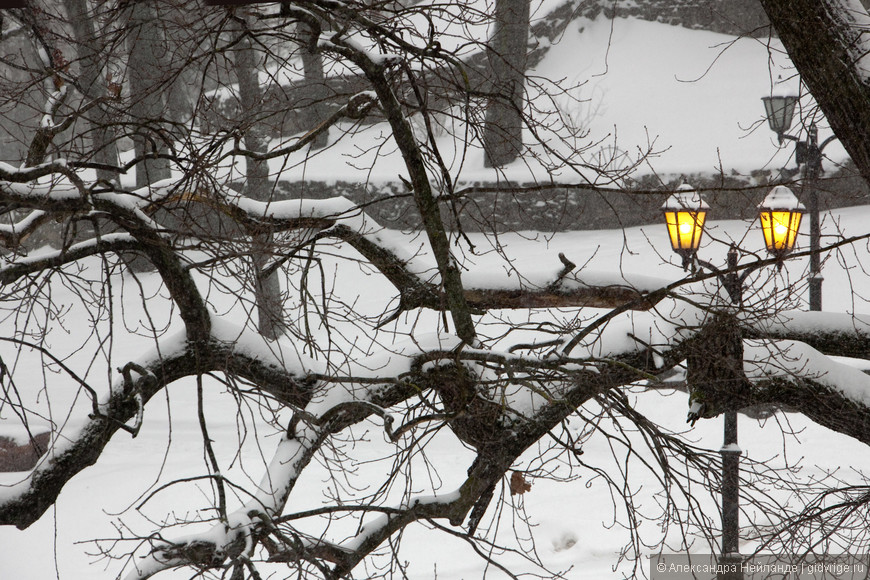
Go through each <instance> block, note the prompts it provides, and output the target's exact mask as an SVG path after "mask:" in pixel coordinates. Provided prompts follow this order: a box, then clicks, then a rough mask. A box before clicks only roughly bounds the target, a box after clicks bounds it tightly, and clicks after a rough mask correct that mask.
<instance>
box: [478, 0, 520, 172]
mask: <svg viewBox="0 0 870 580" xmlns="http://www.w3.org/2000/svg"><path fill="white" fill-rule="evenodd" d="M528 39H529V0H497V1H496V4H495V31H494V32H493V35H492V38H491V39H490V44H489V50H488V51H487V52H488V55H487V56H488V58H489V75H490V79H491V81H490V82H491V85H490V89H489V90H490V92H492V93H494V96H492V97H490V99H489V103H488V105H487V109H486V125H485V126H484V132H483V146H484V155H485V156H484V164H485V165H486V166H487V167H501V166H503V165H507V164H508V163H510V162H511V161H513V160H515V159H516V158H517V157H519V155H520V153H521V151H522V147H523V118H522V109H523V92H524V84H525V74H526V53H527V52H528Z"/></svg>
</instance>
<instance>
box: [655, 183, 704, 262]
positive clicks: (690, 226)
mask: <svg viewBox="0 0 870 580" xmlns="http://www.w3.org/2000/svg"><path fill="white" fill-rule="evenodd" d="M709 209H710V206H708V205H707V203H706V202H705V201H704V200H703V199H701V196H700V195H699V194H698V192H697V191H695V190H694V188H692V186H691V185H689V184H687V183H684V184H683V185H681V186H680V187H679V189H678V190H677V191H676V192H675V193H674V194H673V195H671V196H670V197H669V198H668V199H667V201H665V203H664V205H662V212H664V214H665V223H666V224H667V226H668V237H669V238H670V240H671V247H672V248H673V249H674V252H676V253H677V254H679V255H680V256H682V258H683V268H688V266H689V264H691V262H692V258H693V257H694V256H695V252H697V251H698V247H699V246H700V245H701V235H702V234H703V233H704V220H705V219H706V217H707V210H709Z"/></svg>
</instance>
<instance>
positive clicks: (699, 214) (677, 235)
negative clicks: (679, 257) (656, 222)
mask: <svg viewBox="0 0 870 580" xmlns="http://www.w3.org/2000/svg"><path fill="white" fill-rule="evenodd" d="M706 217H707V212H706V211H666V212H665V222H666V223H667V226H668V237H669V238H670V240H671V247H672V248H673V249H674V250H691V251H695V250H697V249H698V247H699V246H700V245H701V235H702V234H703V233H704V219H705V218H706Z"/></svg>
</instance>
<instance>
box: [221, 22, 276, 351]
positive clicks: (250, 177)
mask: <svg viewBox="0 0 870 580" xmlns="http://www.w3.org/2000/svg"><path fill="white" fill-rule="evenodd" d="M247 32H248V27H247V25H243V26H240V29H239V33H240V34H242V35H244V37H243V38H242V39H241V40H240V41H239V43H238V45H237V48H236V50H235V52H234V55H233V56H234V58H233V68H234V70H235V73H236V78H237V79H238V81H239V107H240V110H241V113H242V119H244V121H245V122H246V124H247V125H248V129H247V131H245V136H244V140H245V147H246V148H247V149H249V150H251V151H257V152H263V153H265V152H266V151H267V150H268V148H269V133H268V128H267V127H265V126H264V123H263V121H262V119H261V118H260V116H261V115H262V101H263V94H262V90H261V89H260V81H259V79H258V78H257V71H258V70H259V69H260V67H261V64H262V63H259V62H257V54H256V53H255V52H254V49H253V47H252V46H251V40H250V38H248V37H247ZM245 172H246V178H247V179H246V183H245V191H244V193H245V195H246V196H248V197H250V198H251V199H255V200H257V201H269V200H270V199H271V196H272V186H271V183H270V181H269V162H268V161H264V160H260V159H254V158H251V157H248V158H247V159H246V160H245ZM271 247H272V234H271V233H270V232H263V233H255V234H254V235H253V236H252V248H251V258H252V261H253V276H254V296H255V300H256V305H257V327H258V328H259V330H260V332H261V333H262V334H263V336H265V337H266V338H269V339H273V340H274V339H275V338H277V337H278V336H280V335H281V334H283V332H284V329H285V323H284V317H283V304H282V300H281V284H280V282H279V280H278V273H279V272H280V269H278V270H275V271H274V272H272V273H271V274H270V275H267V274H264V272H263V270H264V268H265V267H266V264H267V263H268V261H269V258H270V248H271Z"/></svg>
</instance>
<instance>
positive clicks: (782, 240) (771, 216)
mask: <svg viewBox="0 0 870 580" xmlns="http://www.w3.org/2000/svg"><path fill="white" fill-rule="evenodd" d="M766 104H767V103H766V102H765V105H766ZM792 106H793V103H792ZM771 127H773V123H772V122H771ZM786 128H787V127H786ZM708 209H709V206H708V205H707V204H706V203H705V202H704V200H703V199H701V196H700V195H699V194H698V192H697V191H695V190H694V189H693V188H692V187H691V186H690V185H688V184H683V185H681V186H680V188H679V189H678V190H677V192H676V193H674V194H673V195H671V196H670V197H669V198H668V199H667V201H666V202H665V204H664V205H663V206H662V211H663V212H664V214H665V222H666V224H667V226H668V236H669V237H670V240H671V247H673V249H674V252H676V253H677V254H678V255H680V256H681V257H682V258H683V269H688V268H689V266H690V265H691V266H693V267H694V265H695V264H698V265H700V266H702V267H704V268H707V269H708V270H710V271H711V272H712V273H714V274H715V275H716V277H717V278H718V279H719V282H720V283H721V284H722V286H723V287H724V288H725V290H726V291H727V292H728V297H729V298H730V299H731V302H732V304H734V305H736V306H740V305H741V304H742V303H743V283H744V282H745V281H746V277H747V276H748V275H749V274H750V273H751V272H753V271H755V270H756V269H757V268H759V267H761V266H762V265H763V262H756V263H754V264H749V265H747V266H745V267H744V269H743V272H742V273H738V264H737V260H738V255H737V248H736V247H735V246H733V245H732V246H731V249H730V250H729V251H728V263H727V267H726V269H725V270H721V269H719V268H716V267H715V266H713V265H711V264H710V263H708V262H705V261H704V260H700V259H698V258H697V256H696V254H697V251H698V246H699V245H700V243H701V236H702V235H703V233H704V222H705V220H706V217H707V210H708ZM758 210H759V219H760V220H761V230H762V232H763V234H764V244H765V246H766V247H767V251H768V252H770V254H771V255H772V256H774V257H775V258H777V260H781V259H782V258H784V257H785V256H786V255H787V254H788V253H789V252H791V251H792V250H793V249H794V245H795V241H796V240H797V233H798V228H799V227H800V224H801V217H802V216H803V213H804V206H803V205H802V204H801V203H800V202H799V201H798V199H797V197H795V195H794V193H792V191H791V190H790V189H789V188H787V187H785V186H784V185H777V186H776V187H774V188H773V189H772V190H770V193H768V194H767V197H765V198H764V201H763V202H761V204H759V206H758ZM734 362H735V363H737V364H741V365H742V361H734ZM700 415H701V407H698V408H696V407H695V406H694V405H693V406H692V407H691V409H690V410H689V422H690V423H692V424H694V422H695V421H696V420H697V419H698V418H699V417H700ZM723 415H724V417H723V419H724V437H723V442H722V448H721V449H720V450H719V453H721V455H722V498H721V500H722V546H721V550H722V554H721V557H720V560H719V561H720V564H723V568H722V570H723V571H721V572H719V573H718V574H717V576H716V577H717V579H718V580H743V578H744V575H743V572H742V570H741V569H740V568H736V567H737V566H739V565H740V563H741V562H742V560H741V558H740V455H741V454H742V451H741V450H740V447H739V446H738V445H737V411H736V410H734V409H726V410H725V412H724V413H723ZM726 564H727V566H724V565H726Z"/></svg>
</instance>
